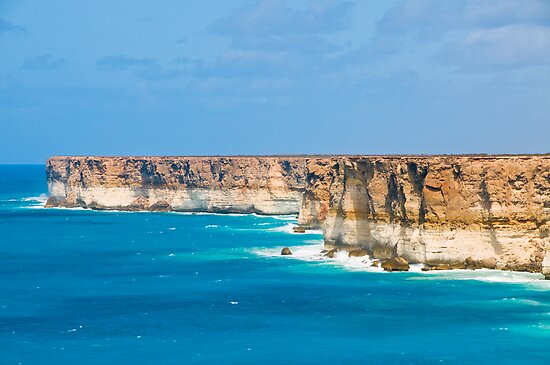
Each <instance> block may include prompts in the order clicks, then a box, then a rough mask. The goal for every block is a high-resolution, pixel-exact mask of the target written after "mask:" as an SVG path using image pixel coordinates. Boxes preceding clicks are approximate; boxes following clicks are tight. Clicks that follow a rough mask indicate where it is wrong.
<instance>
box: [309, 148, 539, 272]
mask: <svg viewBox="0 0 550 365" xmlns="http://www.w3.org/2000/svg"><path fill="white" fill-rule="evenodd" d="M307 171H308V174H307V175H306V191H305V193H304V201H303V202H302V212H301V213H300V223H301V224H302V225H305V226H308V225H309V226H319V225H320V224H322V226H323V230H324V236H325V243H326V244H327V245H328V246H360V247H362V248H365V249H366V250H367V251H368V252H369V253H370V256H371V257H376V258H382V259H387V258H390V257H395V256H400V257H403V258H405V259H406V260H408V261H409V262H419V263H426V264H429V265H439V264H442V263H445V264H451V265H452V264H461V263H464V261H465V260H466V259H468V258H470V257H471V259H472V260H474V261H475V262H477V263H478V265H479V266H481V267H483V266H485V267H489V268H495V267H496V268H500V269H511V270H521V271H539V272H540V271H541V270H542V266H543V265H542V261H543V259H544V257H545V254H546V252H547V247H550V243H549V240H550V239H549V232H550V156H427V157H426V156H416V157H413V156H404V157H398V156H388V157H344V158H331V159H318V160H315V159H311V160H308V161H307ZM548 260H550V258H547V261H545V266H549V265H550V262H549V263H548V264H546V262H548Z"/></svg>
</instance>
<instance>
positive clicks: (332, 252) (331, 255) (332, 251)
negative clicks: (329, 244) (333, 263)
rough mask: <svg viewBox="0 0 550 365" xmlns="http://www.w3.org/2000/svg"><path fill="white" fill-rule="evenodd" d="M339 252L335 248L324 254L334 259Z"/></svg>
mask: <svg viewBox="0 0 550 365" xmlns="http://www.w3.org/2000/svg"><path fill="white" fill-rule="evenodd" d="M337 252H338V249H337V248H333V249H332V250H329V251H327V252H325V253H324V255H325V256H326V257H328V258H331V259H333V258H334V256H335V255H336V253H337Z"/></svg>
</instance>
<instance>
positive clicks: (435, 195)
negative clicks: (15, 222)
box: [47, 155, 550, 276]
mask: <svg viewBox="0 0 550 365" xmlns="http://www.w3.org/2000/svg"><path fill="white" fill-rule="evenodd" d="M47 177H48V185H49V190H50V199H49V201H48V203H47V205H48V206H62V207H89V208H96V209H124V210H174V211H192V212H220V213H229V212H239V213H251V212H255V213H261V214H294V213H298V212H299V223H300V225H302V226H303V227H311V228H323V232H324V237H325V242H326V245H327V246H329V247H332V246H340V247H347V246H353V247H355V246H360V247H362V248H364V249H366V250H367V251H368V252H369V254H370V256H371V257H373V258H381V259H387V258H391V257H396V256H400V257H403V258H405V259H406V260H408V261H409V262H418V263H425V264H428V265H438V264H442V263H445V264H454V263H463V262H464V261H465V260H466V259H469V260H470V261H471V262H473V263H477V265H478V267H479V266H482V267H483V266H484V267H489V268H503V269H511V270H522V271H536V272H543V273H545V275H547V276H550V249H549V248H550V156H548V155H534V156H528V155H522V156H338V157H290V156H289V157H53V158H51V159H49V160H48V162H47ZM547 252H548V253H547Z"/></svg>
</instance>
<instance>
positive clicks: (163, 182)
mask: <svg viewBox="0 0 550 365" xmlns="http://www.w3.org/2000/svg"><path fill="white" fill-rule="evenodd" d="M46 174H47V178H48V187H49V191H50V199H49V201H48V203H47V206H50V207H55V206H62V207H89V208H96V209H122V210H163V211H172V210H173V211H190V212H220V213H231V212H235V213H260V214H290V213H297V212H298V211H299V206H300V203H301V200H302V194H303V190H304V177H305V159H304V158H297V157H288V158H278V157H207V158H205V157H135V158H134V157H53V158H50V159H49V160H48V161H47V163H46Z"/></svg>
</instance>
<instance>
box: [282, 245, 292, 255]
mask: <svg viewBox="0 0 550 365" xmlns="http://www.w3.org/2000/svg"><path fill="white" fill-rule="evenodd" d="M281 255H283V256H288V255H292V251H290V248H288V247H285V248H283V249H282V250H281Z"/></svg>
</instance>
